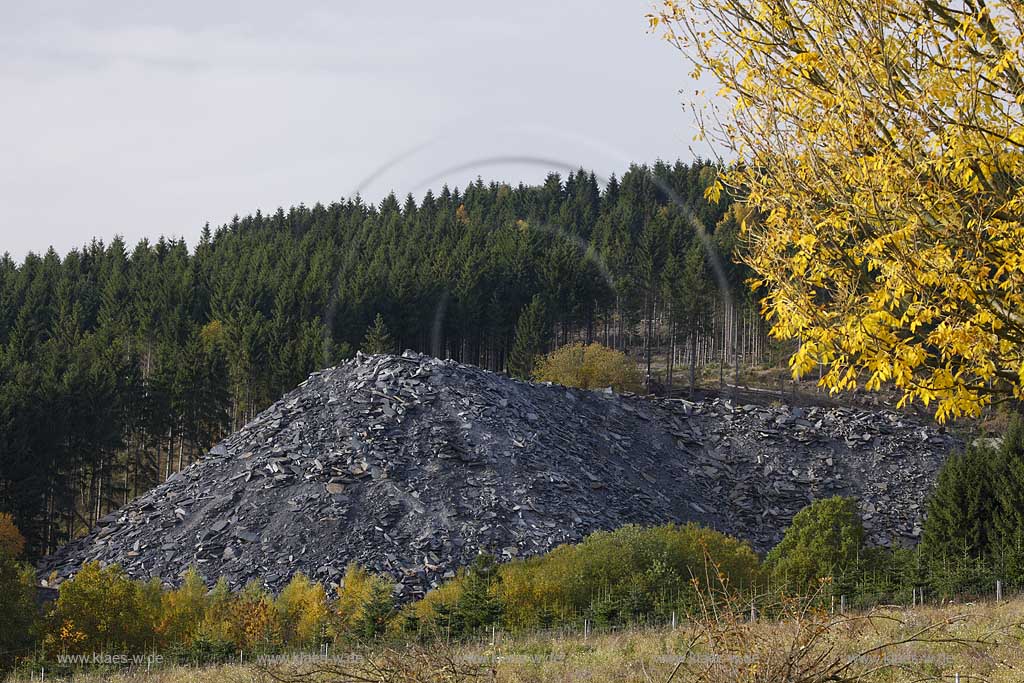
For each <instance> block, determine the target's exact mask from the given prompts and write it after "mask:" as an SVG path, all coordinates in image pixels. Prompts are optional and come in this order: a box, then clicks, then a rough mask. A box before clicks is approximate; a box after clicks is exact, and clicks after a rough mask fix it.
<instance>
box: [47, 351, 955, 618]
mask: <svg viewBox="0 0 1024 683" xmlns="http://www.w3.org/2000/svg"><path fill="white" fill-rule="evenodd" d="M956 445H957V444H956V443H955V441H954V439H953V437H951V436H950V435H949V434H946V433H945V432H944V431H943V430H941V429H938V428H935V427H932V426H926V425H923V424H921V423H918V422H915V421H913V420H912V419H910V418H907V417H905V416H901V415H897V414H895V413H890V412H864V411H858V410H850V409H823V408H808V409H800V408H787V407H765V406H756V405H742V406H734V405H731V404H730V403H729V402H728V401H723V400H715V401H712V402H708V403H690V402H687V401H680V400H651V399H643V398H636V397H628V396H626V397H624V396H618V395H615V394H612V393H611V392H610V391H605V392H588V391H581V390H576V389H566V388H564V387H559V386H551V385H535V384H528V383H524V382H518V381H515V380H512V379H508V378H506V377H504V376H501V375H497V374H494V373H490V372H486V371H483V370H480V369H478V368H475V367H472V366H466V365H460V364H458V363H455V362H453V361H440V360H437V359H434V358H430V357H427V356H422V355H418V354H414V353H412V352H406V353H405V354H404V355H402V356H363V355H358V356H357V357H356V358H355V359H353V360H351V361H348V362H346V363H345V364H343V365H341V366H339V367H336V368H331V369H328V370H324V371H322V372H318V373H315V374H313V375H312V376H311V377H310V378H309V379H308V380H307V381H306V382H304V383H303V384H302V385H300V386H299V387H298V388H297V389H296V390H295V391H293V392H291V393H290V394H288V395H287V396H285V397H284V398H283V399H281V400H280V401H278V402H277V403H275V404H274V405H273V406H271V407H270V408H269V409H267V410H266V411H265V412H263V413H262V414H261V415H259V416H258V417H257V418H256V419H255V420H253V421H252V422H251V423H250V424H248V425H247V426H246V427H245V428H243V429H242V430H240V431H239V432H237V433H236V434H234V435H232V436H231V437H230V438H228V439H227V440H226V441H224V442H223V443H221V444H219V445H218V446H216V447H215V448H214V449H213V450H212V451H210V453H209V455H207V456H206V457H205V458H203V459H202V460H200V461H199V462H197V463H196V464H194V465H192V466H191V467H189V468H187V469H185V470H183V471H182V472H180V473H178V474H176V475H174V476H173V477H171V478H170V479H169V480H167V481H166V482H165V483H163V484H161V485H160V486H158V487H156V488H155V489H153V490H152V491H150V492H148V493H147V494H145V495H143V496H142V497H140V498H138V499H136V500H135V501H133V502H131V503H129V504H128V505H127V506H125V507H124V508H123V509H121V510H119V511H117V512H116V513H113V514H111V515H109V516H108V517H106V518H105V519H103V520H101V521H100V523H99V525H98V526H97V528H96V529H94V530H93V531H92V533H90V534H89V535H88V536H86V537H85V538H83V539H80V540H78V541H76V542H74V543H72V544H70V545H68V546H66V547H65V548H63V549H61V550H60V551H59V552H57V553H56V554H54V555H52V556H50V557H48V558H45V559H44V560H43V561H42V563H41V565H40V567H39V569H40V575H41V576H44V577H45V576H49V575H50V573H51V572H54V571H55V572H56V573H57V577H58V579H57V580H58V582H59V581H60V580H63V579H64V578H67V577H68V576H70V575H72V574H73V573H74V572H75V571H76V570H77V568H78V567H79V566H80V565H81V564H82V563H83V562H86V561H91V560H99V561H100V562H102V563H104V564H106V563H113V562H117V563H119V564H121V565H122V566H123V567H124V568H125V569H126V570H127V572H128V573H129V574H130V575H131V576H134V577H137V578H148V577H160V578H161V579H163V580H165V581H166V582H167V583H169V584H174V583H177V582H178V581H179V580H180V576H181V574H182V573H183V572H184V571H185V570H186V569H187V568H188V567H189V566H190V565H194V566H196V567H197V568H198V569H199V571H200V572H201V573H202V574H203V575H204V576H205V577H206V578H207V579H208V580H210V581H213V580H215V579H216V578H217V577H220V576H224V577H226V578H227V579H228V581H229V582H230V584H231V585H232V586H233V587H240V586H241V585H243V584H245V583H246V582H248V581H249V580H250V579H254V578H255V579H260V580H262V581H263V582H264V583H265V584H266V585H267V587H268V588H270V589H272V590H279V589H280V588H281V587H282V586H283V585H284V584H285V583H286V582H287V581H288V580H289V579H290V577H291V576H292V575H293V574H294V573H295V572H298V571H302V572H304V573H306V574H307V575H308V576H311V577H314V578H316V579H318V580H320V581H322V582H323V583H325V584H327V585H329V586H330V585H335V586H336V585H337V583H338V582H339V580H340V579H341V577H342V574H343V572H344V569H345V566H346V564H348V563H349V562H358V563H359V564H361V565H362V566H364V567H367V568H369V569H372V570H375V571H378V572H382V573H386V574H388V575H390V576H391V577H393V578H394V580H395V591H396V594H398V595H399V596H400V597H401V598H402V599H411V598H413V597H416V596H418V595H421V594H422V593H424V592H425V591H426V590H428V589H430V588H431V587H432V586H435V585H437V584H438V583H440V582H441V581H442V580H444V579H445V578H448V577H452V576H454V572H455V570H456V569H457V568H458V567H460V566H462V565H465V564H467V563H468V562H470V561H471V560H472V558H473V557H474V556H475V555H476V554H477V553H478V552H479V551H480V550H486V551H489V552H492V553H494V554H495V555H497V556H498V557H500V558H503V559H510V558H515V557H522V556H527V555H533V554H537V553H542V552H544V551H547V550H550V549H551V548H554V547H555V546H557V545H559V544H561V543H565V542H573V541H578V540H580V539H581V538H583V537H584V536H585V535H587V534H588V533H590V532H592V531H595V530H598V529H613V528H616V527H619V526H621V525H623V524H628V523H638V524H661V523H665V522H668V521H689V520H693V521H697V522H700V523H703V524H707V525H710V526H713V527H715V528H717V529H719V530H721V531H724V532H727V533H730V534H735V535H737V536H739V537H741V538H745V539H748V540H749V541H750V542H751V543H752V544H753V546H754V547H755V548H756V549H758V550H760V551H764V550H767V549H768V548H770V547H771V546H772V545H773V544H774V543H776V542H777V541H778V540H779V538H781V535H782V532H783V531H784V530H785V528H786V526H787V524H788V523H789V520H790V519H791V518H792V516H793V515H794V514H795V513H796V512H797V511H798V510H799V509H800V508H801V507H803V506H804V505H806V504H807V503H808V502H809V501H810V500H812V499H814V498H818V497H824V496H829V495H834V494H844V495H854V496H857V497H858V498H859V499H861V501H862V509H863V513H864V518H865V523H866V525H867V527H868V531H869V536H870V538H871V539H872V540H873V541H875V542H876V543H886V544H888V543H905V542H909V541H912V540H913V539H914V538H915V537H917V536H918V535H919V534H920V532H921V516H922V500H923V497H924V496H925V494H926V493H927V491H928V489H929V488H930V485H931V482H932V481H933V480H934V476H935V474H936V472H937V470H938V468H939V466H940V465H941V463H942V461H943V459H944V458H945V456H946V454H947V453H948V452H949V451H950V450H951V449H952V448H953V447H955V446H956Z"/></svg>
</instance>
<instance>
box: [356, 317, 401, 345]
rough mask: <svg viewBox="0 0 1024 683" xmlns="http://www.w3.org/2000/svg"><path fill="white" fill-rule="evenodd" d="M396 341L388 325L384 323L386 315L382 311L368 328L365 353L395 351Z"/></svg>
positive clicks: (364, 340)
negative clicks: (392, 337)
mask: <svg viewBox="0 0 1024 683" xmlns="http://www.w3.org/2000/svg"><path fill="white" fill-rule="evenodd" d="M394 351H395V343H394V341H392V339H391V333H390V332H389V331H388V326H387V325H385V324H384V316H382V315H381V314H380V313H378V314H377V317H376V318H374V319H373V325H370V327H369V328H368V329H367V330H366V337H365V338H364V339H363V353H394Z"/></svg>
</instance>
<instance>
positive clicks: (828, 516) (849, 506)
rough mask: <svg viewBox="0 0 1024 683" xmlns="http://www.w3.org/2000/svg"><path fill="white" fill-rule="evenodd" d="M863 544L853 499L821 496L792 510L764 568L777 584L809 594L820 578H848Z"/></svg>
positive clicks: (860, 524) (839, 579)
mask: <svg viewBox="0 0 1024 683" xmlns="http://www.w3.org/2000/svg"><path fill="white" fill-rule="evenodd" d="M863 545H864V524H863V522H862V521H861V518H860V514H859V512H858V511H857V501H855V500H854V499H852V498H843V497H841V496H834V497H832V498H824V499H821V500H816V501H814V502H813V503H811V504H810V505H808V506H807V507H805V508H804V509H803V510H801V511H800V512H798V513H796V516H794V517H793V523H792V524H790V526H789V528H788V529H787V530H786V534H785V536H783V538H782V541H781V542H780V543H779V544H778V545H777V546H775V548H773V549H772V551H771V552H770V553H768V557H766V558H765V567H766V568H767V569H768V570H769V571H770V572H771V576H772V579H773V581H775V582H776V583H777V584H779V585H785V586H786V587H787V588H788V589H790V590H793V591H797V592H799V593H809V592H813V591H815V590H817V587H818V585H819V582H820V581H821V580H822V579H832V580H833V581H834V582H839V581H843V580H845V579H848V578H849V575H850V572H851V570H852V569H853V568H855V567H856V566H857V564H858V560H859V557H860V554H861V552H862V550H863Z"/></svg>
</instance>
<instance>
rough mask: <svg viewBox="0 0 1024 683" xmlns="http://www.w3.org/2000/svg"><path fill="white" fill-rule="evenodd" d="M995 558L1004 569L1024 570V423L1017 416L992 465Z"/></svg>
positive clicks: (993, 552) (1015, 572) (1013, 571)
mask: <svg viewBox="0 0 1024 683" xmlns="http://www.w3.org/2000/svg"><path fill="white" fill-rule="evenodd" d="M993 469H994V476H993V487H994V489H995V501H996V505H995V510H994V515H993V524H992V526H993V527H994V532H995V533H994V538H993V539H992V543H993V546H994V547H993V548H992V554H993V556H995V557H996V558H997V560H998V564H1000V565H1001V566H1002V568H1005V569H1008V570H1011V571H1012V573H1014V574H1018V575H1019V573H1020V571H1021V570H1024V421H1022V420H1021V418H1020V416H1014V418H1013V420H1012V421H1011V422H1010V426H1009V428H1008V429H1007V431H1006V434H1005V435H1003V441H1002V444H1001V445H1000V447H999V452H998V455H997V456H996V457H995V462H994V464H993Z"/></svg>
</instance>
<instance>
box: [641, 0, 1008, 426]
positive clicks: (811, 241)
mask: <svg viewBox="0 0 1024 683" xmlns="http://www.w3.org/2000/svg"><path fill="white" fill-rule="evenodd" d="M649 19H650V21H651V25H652V28H653V29H654V30H656V31H659V32H661V34H662V35H663V36H664V37H665V38H666V39H667V40H668V41H669V42H670V43H672V44H673V45H675V46H676V47H678V48H679V49H680V50H681V51H682V52H683V54H684V55H685V56H686V57H687V58H688V59H689V60H690V61H691V62H692V63H693V65H694V67H695V68H694V71H693V75H694V76H695V77H703V78H706V79H709V80H713V81H715V82H717V84H718V86H719V87H720V90H719V91H718V93H717V96H716V97H715V98H712V99H707V101H706V106H707V107H708V108H709V109H712V110H715V111H712V112H705V114H706V115H705V116H703V117H702V118H703V119H704V120H715V121H719V122H720V125H717V126H716V127H715V128H714V129H713V130H705V131H704V133H705V134H709V135H710V136H711V137H712V138H713V139H714V141H715V142H717V143H719V144H720V145H722V146H723V147H724V149H727V150H728V151H729V152H728V153H729V154H731V156H732V158H733V160H734V161H735V163H734V164H733V166H732V167H731V169H730V170H728V171H727V172H725V173H723V174H722V175H721V176H720V181H721V183H723V184H724V186H729V187H732V188H734V189H735V191H736V192H737V194H738V195H740V196H746V201H747V203H748V205H749V206H750V207H751V208H753V209H756V220H749V221H747V222H746V224H745V226H744V241H743V242H744V243H743V246H742V249H741V252H740V255H741V258H742V259H743V260H744V261H745V262H746V263H747V264H748V265H749V266H750V267H751V268H752V269H753V270H754V272H755V273H756V277H755V279H754V282H753V285H754V286H755V287H759V288H761V289H762V290H763V292H764V294H765V295H764V298H763V312H764V314H765V316H766V317H767V319H768V320H769V321H770V322H771V325H772V334H773V335H774V336H775V337H777V338H780V339H789V340H796V341H798V342H799V350H798V351H797V352H796V353H795V354H794V355H793V357H792V358H791V360H790V365H791V368H792V372H793V374H794V376H800V375H803V374H805V373H807V372H808V371H809V370H811V369H812V368H814V367H815V366H816V365H817V364H819V363H821V364H823V366H824V368H825V369H826V372H825V373H824V376H823V377H822V380H821V382H822V384H823V385H824V386H826V387H828V388H829V389H830V390H832V391H833V392H839V391H844V390H849V389H852V388H854V387H863V388H867V389H877V388H880V387H881V386H883V385H891V386H895V387H896V388H897V389H899V390H900V391H901V392H902V394H903V402H904V403H907V402H910V401H916V400H919V401H921V402H922V403H924V404H925V405H929V406H934V407H935V415H936V418H937V419H938V420H940V421H944V420H946V419H949V418H955V417H958V416H962V415H977V414H978V413H979V412H980V411H981V409H982V408H983V407H984V406H986V405H988V404H989V403H991V402H992V401H993V400H997V399H999V398H1003V397H1014V396H1015V397H1017V398H1022V397H1024V313H1022V311H1024V218H1022V217H1024V192H1022V189H1024V113H1022V106H1024V5H1022V4H1021V3H1020V2H1019V1H1018V0H990V1H989V2H959V1H958V0H957V1H953V0H927V1H921V0H886V1H885V2H880V1H879V0H792V1H790V2H775V1H774V0H664V1H663V2H662V3H661V4H659V5H658V6H657V8H656V10H655V11H654V12H653V13H652V14H651V15H649ZM722 189H723V185H718V184H716V185H715V186H714V187H713V188H711V189H710V190H709V192H708V196H709V197H711V198H712V199H713V198H715V196H716V195H718V194H719V193H721V191H722Z"/></svg>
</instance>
